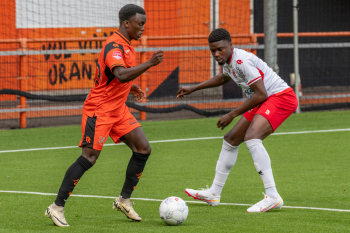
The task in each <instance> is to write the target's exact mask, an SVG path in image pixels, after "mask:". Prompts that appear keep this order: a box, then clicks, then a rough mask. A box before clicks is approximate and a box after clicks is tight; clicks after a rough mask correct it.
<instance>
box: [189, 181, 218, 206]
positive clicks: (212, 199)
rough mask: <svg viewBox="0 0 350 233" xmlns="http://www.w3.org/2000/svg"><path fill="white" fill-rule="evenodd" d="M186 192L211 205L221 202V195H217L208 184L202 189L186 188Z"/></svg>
mask: <svg viewBox="0 0 350 233" xmlns="http://www.w3.org/2000/svg"><path fill="white" fill-rule="evenodd" d="M185 193H187V194H188V196H190V197H193V198H194V199H198V200H200V201H204V202H206V203H208V205H211V206H218V205H219V204H220V196H216V195H215V194H214V193H212V192H210V188H209V186H208V185H207V188H206V189H201V190H194V189H185Z"/></svg>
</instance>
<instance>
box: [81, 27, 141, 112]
mask: <svg viewBox="0 0 350 233" xmlns="http://www.w3.org/2000/svg"><path fill="white" fill-rule="evenodd" d="M135 62H136V55H135V50H134V48H133V47H132V46H131V45H130V41H129V40H127V39H126V38H125V37H124V36H123V35H122V34H120V33H119V32H115V33H114V34H113V35H111V36H110V37H109V38H108V39H107V40H106V42H105V44H104V46H103V48H102V50H101V53H100V57H99V59H98V63H97V68H96V74H95V87H94V88H92V89H91V90H90V93H89V95H88V97H87V99H86V100H85V103H84V108H83V113H84V114H86V115H88V116H90V117H93V116H94V115H95V116H107V117H108V116H117V115H119V114H121V113H123V112H124V111H125V110H126V109H127V106H126V104H125V101H126V99H127V97H128V95H129V92H130V89H131V85H132V81H130V82H126V83H121V82H120V81H119V80H118V79H117V78H116V77H115V76H114V75H113V73H112V70H113V68H114V67H116V66H123V67H125V68H129V67H133V66H135Z"/></svg>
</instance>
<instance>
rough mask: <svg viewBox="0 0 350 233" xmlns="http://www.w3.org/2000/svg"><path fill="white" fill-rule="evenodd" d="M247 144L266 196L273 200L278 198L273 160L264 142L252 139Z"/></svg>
mask: <svg viewBox="0 0 350 233" xmlns="http://www.w3.org/2000/svg"><path fill="white" fill-rule="evenodd" d="M245 144H246V145H247V148H248V150H249V152H250V154H251V156H252V158H253V161H254V165H255V168H256V170H257V172H258V173H259V174H260V177H261V179H262V181H263V183H264V187H265V190H266V195H268V196H269V197H271V198H276V197H277V195H278V192H277V189H276V185H275V181H274V179H273V174H272V169H271V160H270V157H269V154H268V153H267V151H266V149H265V147H264V146H263V144H262V141H261V140H260V139H251V140H248V141H245Z"/></svg>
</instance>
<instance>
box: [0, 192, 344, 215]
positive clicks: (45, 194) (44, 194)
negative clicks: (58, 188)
mask: <svg viewBox="0 0 350 233" xmlns="http://www.w3.org/2000/svg"><path fill="white" fill-rule="evenodd" d="M0 193H17V194H34V195H42V196H56V195H57V194H55V193H40V192H25V191H6V190H0ZM70 196H71V197H92V198H105V199H116V198H117V197H108V196H95V195H77V194H72V195H70ZM131 199H133V200H140V201H159V202H161V201H163V200H161V199H151V198H131ZM186 202H188V203H196V204H206V203H204V202H199V201H186ZM220 205H233V206H252V205H250V204H237V203H220ZM283 208H290V209H306V210H325V211H336V212H350V210H343V209H330V208H318V207H303V206H283Z"/></svg>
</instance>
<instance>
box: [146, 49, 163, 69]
mask: <svg viewBox="0 0 350 233" xmlns="http://www.w3.org/2000/svg"><path fill="white" fill-rule="evenodd" d="M163 54H164V52H163V51H162V50H160V49H159V50H158V51H157V52H155V53H154V54H153V56H152V57H151V59H150V60H149V62H150V63H151V66H156V65H158V64H159V63H161V62H162V61H163Z"/></svg>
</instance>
